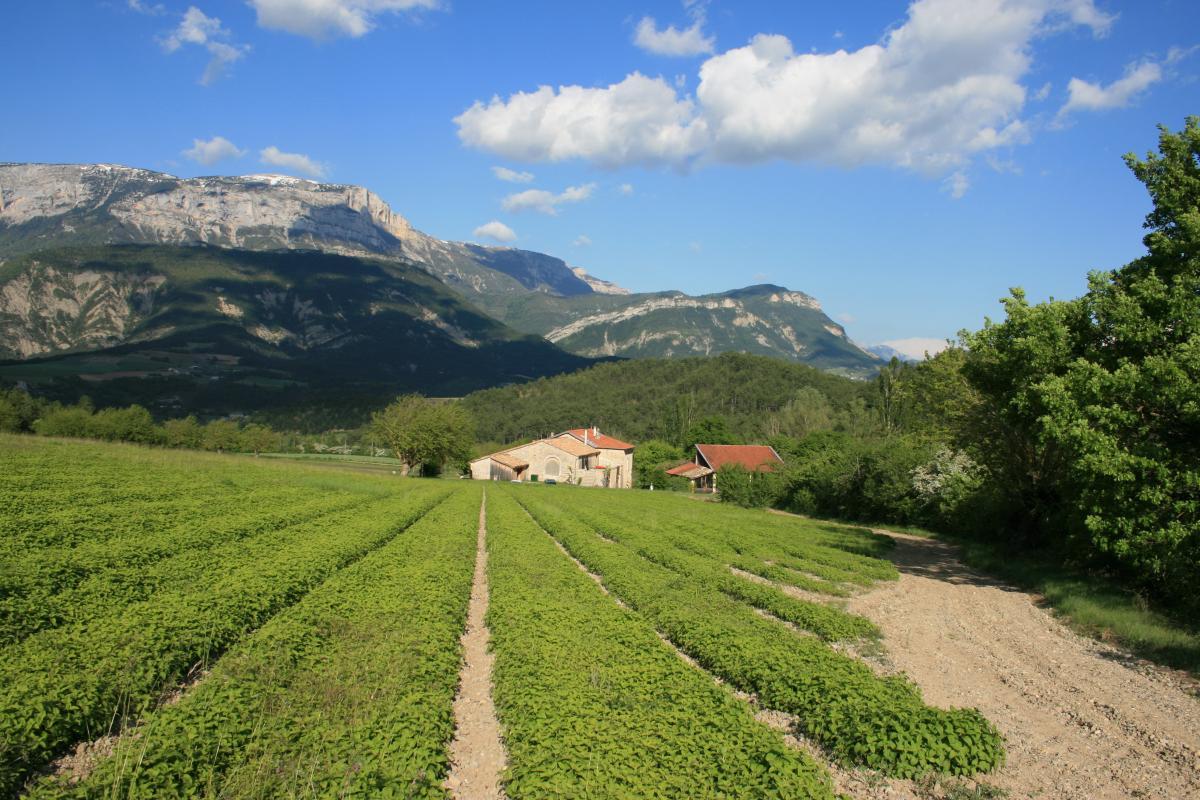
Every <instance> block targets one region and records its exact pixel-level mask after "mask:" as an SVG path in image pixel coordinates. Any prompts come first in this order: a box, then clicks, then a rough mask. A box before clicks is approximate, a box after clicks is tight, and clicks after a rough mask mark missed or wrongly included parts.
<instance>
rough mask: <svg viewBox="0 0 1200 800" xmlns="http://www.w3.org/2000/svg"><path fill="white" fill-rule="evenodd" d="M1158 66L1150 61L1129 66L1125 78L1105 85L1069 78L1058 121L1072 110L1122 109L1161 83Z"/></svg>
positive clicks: (1161, 74) (1160, 68) (1160, 69)
mask: <svg viewBox="0 0 1200 800" xmlns="http://www.w3.org/2000/svg"><path fill="white" fill-rule="evenodd" d="M1162 77H1163V71H1162V67H1160V66H1159V65H1158V64H1156V63H1154V62H1152V61H1143V62H1141V63H1140V64H1130V65H1129V66H1128V67H1126V68H1125V77H1123V78H1121V79H1120V80H1117V81H1113V82H1112V83H1110V84H1109V85H1108V86H1102V85H1101V84H1099V83H1089V82H1088V81H1085V80H1080V79H1079V78H1071V80H1070V82H1069V83H1068V84H1067V102H1066V104H1065V105H1063V107H1062V108H1061V109H1059V111H1058V116H1059V118H1060V119H1061V118H1062V117H1064V116H1065V115H1067V114H1070V113H1071V112H1072V111H1103V110H1106V109H1110V108H1124V107H1125V106H1127V105H1129V104H1130V102H1132V101H1133V99H1134V98H1135V97H1136V96H1137V95H1139V94H1141V93H1142V92H1144V91H1146V90H1147V89H1149V88H1150V87H1151V86H1153V85H1154V84H1156V83H1158V82H1159V81H1160V80H1162Z"/></svg>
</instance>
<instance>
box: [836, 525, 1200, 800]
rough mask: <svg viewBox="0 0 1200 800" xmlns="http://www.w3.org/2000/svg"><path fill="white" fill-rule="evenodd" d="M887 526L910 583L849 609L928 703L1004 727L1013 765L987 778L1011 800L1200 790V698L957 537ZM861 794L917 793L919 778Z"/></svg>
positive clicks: (1190, 794)
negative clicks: (988, 571) (980, 563)
mask: <svg viewBox="0 0 1200 800" xmlns="http://www.w3.org/2000/svg"><path fill="white" fill-rule="evenodd" d="M879 533H886V534H887V535H889V536H891V537H893V538H894V539H895V540H896V549H895V551H894V553H893V560H894V561H895V562H896V565H897V567H898V568H899V569H900V572H901V577H900V580H899V582H897V583H893V584H884V585H881V586H879V587H877V588H875V589H873V590H871V591H869V592H866V593H864V594H861V595H859V596H857V597H854V598H852V599H851V600H850V601H849V604H848V610H849V611H852V612H854V613H857V614H862V615H863V616H865V617H867V618H869V619H871V620H872V621H874V622H875V623H876V624H877V625H878V626H879V628H880V630H882V631H883V637H884V640H883V641H884V645H885V647H886V648H887V658H888V660H889V661H890V662H891V665H893V666H894V667H895V668H897V669H899V670H901V671H903V672H905V673H907V674H908V676H909V677H910V678H912V679H913V680H914V681H915V682H916V683H917V684H918V685H919V686H920V687H921V690H922V692H923V693H924V695H925V698H926V701H927V702H929V703H931V704H933V705H937V706H942V707H946V706H975V707H977V708H979V709H980V710H981V711H982V712H983V713H984V715H986V716H987V718H988V719H990V720H992V722H994V723H995V724H996V725H997V726H998V727H999V729H1000V731H1001V732H1002V733H1003V734H1004V737H1005V739H1006V740H1007V749H1008V763H1007V765H1006V766H1005V767H1004V768H1003V769H1002V770H1001V771H1000V772H998V773H996V774H994V775H988V776H983V780H984V781H985V782H986V783H989V784H992V785H994V786H998V787H1000V788H1003V789H1005V790H1007V791H1008V793H1009V796H1010V797H1011V798H1067V799H1069V800H1074V799H1076V798H1077V799H1078V800H1109V799H1111V800H1124V799H1125V798H1131V797H1145V798H1170V799H1171V800H1183V799H1184V798H1200V700H1197V699H1196V698H1195V697H1193V696H1191V695H1189V694H1188V693H1187V692H1186V691H1185V690H1184V689H1183V688H1182V687H1181V683H1180V681H1179V679H1178V678H1177V677H1175V676H1173V675H1172V674H1170V673H1168V672H1166V671H1162V670H1156V669H1147V668H1145V666H1144V665H1143V666H1142V667H1141V668H1139V667H1138V665H1137V663H1136V662H1135V660H1134V659H1132V658H1130V657H1128V656H1126V655H1124V654H1123V653H1121V652H1120V651H1118V650H1116V649H1114V648H1111V647H1108V646H1106V645H1104V644H1101V643H1099V642H1095V641H1092V640H1090V639H1086V638H1084V637H1081V636H1079V635H1077V634H1075V633H1073V632H1072V631H1070V630H1069V629H1067V628H1066V627H1065V626H1064V625H1063V624H1062V623H1060V622H1058V621H1057V620H1056V619H1055V618H1054V617H1053V616H1052V615H1051V614H1049V613H1048V612H1047V611H1045V610H1043V609H1042V608H1040V607H1039V606H1038V605H1037V603H1036V599H1035V598H1034V597H1032V596H1031V595H1029V594H1026V593H1024V592H1021V591H1018V590H1015V589H1013V588H1012V587H1009V586H1006V585H1004V584H1003V583H1000V582H997V581H993V580H991V579H989V578H987V577H986V576H983V575H981V574H979V573H976V572H974V571H972V570H971V569H970V568H968V567H966V566H964V565H963V564H962V563H961V562H960V561H959V560H958V557H957V552H956V550H955V549H954V548H953V546H951V545H948V544H946V543H944V542H938V541H935V540H928V539H921V538H918V537H914V536H907V535H904V534H897V533H891V532H888V531H879ZM853 791H854V793H855V795H857V796H862V797H881V798H882V797H906V796H911V795H910V794H909V792H910V791H911V785H906V784H904V783H903V782H889V784H888V785H880V786H875V787H873V788H868V787H865V786H860V787H855V788H854V789H853Z"/></svg>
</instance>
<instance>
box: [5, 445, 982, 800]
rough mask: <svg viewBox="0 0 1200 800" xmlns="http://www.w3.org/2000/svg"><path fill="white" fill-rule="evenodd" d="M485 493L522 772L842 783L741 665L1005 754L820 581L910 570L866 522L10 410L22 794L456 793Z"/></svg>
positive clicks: (875, 724)
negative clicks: (233, 445)
mask: <svg viewBox="0 0 1200 800" xmlns="http://www.w3.org/2000/svg"><path fill="white" fill-rule="evenodd" d="M485 494H486V505H485V506H484V507H485V508H486V515H485V520H486V537H487V538H486V544H487V566H488V578H489V583H490V608H489V611H488V616H487V624H488V627H489V629H490V631H491V637H492V638H491V647H492V651H493V653H494V656H495V663H494V668H493V673H492V682H493V689H492V695H493V698H494V701H495V706H496V713H497V716H498V719H499V723H500V728H501V731H502V739H503V744H504V747H505V749H506V751H507V768H506V770H505V772H504V773H503V775H502V780H503V783H504V787H505V791H506V793H507V795H508V797H510V798H522V797H527V798H541V797H590V798H604V797H612V798H625V797H662V798H668V797H679V798H701V797H704V798H707V797H712V798H716V797H744V798H752V797H781V798H783V797H796V798H800V797H810V798H832V797H833V790H832V788H831V787H832V784H831V781H830V778H829V775H828V772H827V769H826V768H825V766H824V765H823V764H821V763H820V761H819V760H818V759H817V758H815V757H814V756H812V755H810V754H809V753H808V752H807V751H803V750H799V749H796V748H794V747H792V746H790V745H789V744H787V743H786V742H785V739H784V737H783V736H782V734H781V733H780V732H778V731H776V730H773V729H771V728H768V727H767V726H766V725H764V724H762V723H760V722H758V721H756V718H755V711H756V709H755V708H754V707H753V706H752V705H751V704H750V703H748V702H747V701H745V700H744V699H740V698H744V697H745V695H746V694H749V695H753V696H754V698H756V699H755V702H756V703H757V705H758V706H761V707H762V708H766V709H772V710H775V711H781V712H786V713H787V714H789V715H791V716H790V719H792V720H794V724H795V726H796V728H797V732H798V733H800V734H802V735H803V736H804V737H806V738H807V739H808V740H810V741H811V742H813V743H815V744H816V745H817V746H818V747H819V749H820V751H822V753H823V757H824V758H827V759H828V760H830V761H834V762H838V763H841V764H845V765H848V766H862V767H867V768H870V769H874V770H878V771H879V772H880V773H882V774H885V775H894V776H903V777H914V776H919V775H923V774H926V773H930V772H939V773H945V774H954V775H971V774H976V773H980V772H986V771H988V770H990V769H992V768H994V767H996V766H997V765H998V764H999V763H1000V762H1001V761H1002V759H1003V749H1002V743H1001V741H1000V737H999V735H998V734H997V733H996V730H995V728H994V727H993V726H992V725H991V724H990V723H989V722H988V721H987V720H985V719H983V718H982V717H981V716H980V715H979V714H978V713H977V712H975V711H973V710H965V709H956V710H942V709H936V708H932V707H930V706H928V705H926V704H925V703H924V702H923V701H922V699H921V696H920V693H919V691H918V690H917V689H916V688H915V687H914V686H913V685H912V684H911V683H908V682H907V681H905V680H903V679H901V678H895V677H892V678H880V677H878V676H877V675H876V674H875V673H874V672H872V671H871V669H869V668H868V667H867V666H865V665H864V664H863V663H861V662H859V661H857V660H855V659H854V658H852V657H850V656H847V655H844V654H843V653H842V652H839V650H837V649H835V647H836V646H838V645H839V644H840V643H844V642H854V641H861V640H864V639H865V640H872V639H874V638H877V636H878V633H877V631H876V630H875V629H874V627H873V626H872V624H871V623H870V622H868V621H867V620H865V619H863V618H861V617H856V616H853V615H850V614H847V613H845V612H843V611H841V610H840V609H839V608H838V607H837V606H836V603H833V604H826V603H823V602H819V600H820V598H821V597H828V598H830V599H831V600H836V598H838V597H839V596H843V595H845V594H847V593H848V592H849V591H850V590H851V589H852V588H854V587H861V586H867V585H870V584H872V583H873V582H877V581H888V580H893V579H895V578H896V571H895V569H894V567H893V566H892V565H891V563H890V562H888V561H887V560H886V558H885V557H886V555H887V550H888V542H887V540H884V539H882V538H881V537H876V536H874V535H872V534H870V533H869V532H867V531H865V530H860V529H853V528H847V527H844V526H833V525H824V524H821V523H816V522H810V521H806V520H800V519H795V518H785V517H778V516H771V515H767V514H764V513H762V512H755V511H745V510H740V509H731V508H728V507H724V506H718V505H714V504H702V503H696V502H693V501H690V500H689V499H687V498H684V497H677V496H671V495H669V494H667V493H655V494H648V493H638V492H605V491H599V490H587V489H572V488H569V487H545V486H528V485H522V486H511V485H507V484H486V485H485V484H480V483H476V482H469V481H453V480H425V481H422V480H409V479H403V478H398V477H394V476H392V475H390V474H369V473H356V472H348V471H345V470H339V469H336V468H333V467H332V466H331V465H325V464H322V463H319V462H318V463H297V462H288V461H283V460H270V461H268V460H266V459H261V460H254V459H248V458H239V457H231V456H216V455H206V454H198V453H183V452H172V451H159V450H148V449H142V448H136V447H131V446H123V445H105V444H97V443H84V442H69V441H58V440H47V439H34V438H26V437H14V436H4V437H0V648H2V650H3V652H2V653H0V794H12V795H19V794H28V795H29V796H32V797H39V798H50V797H101V796H103V797H142V798H159V797H197V796H200V797H280V796H288V797H295V796H338V797H377V796H379V797H445V796H447V791H446V789H445V788H443V782H444V780H445V778H446V775H447V772H448V769H449V768H450V764H449V755H448V754H449V749H448V748H449V743H450V741H451V739H452V738H453V736H454V734H455V725H456V723H455V715H454V711H453V704H454V698H455V694H456V688H457V685H458V680H459V672H460V668H461V661H462V646H461V643H460V638H459V637H460V636H461V635H462V633H463V630H464V627H465V625H466V616H467V608H468V600H469V597H470V594H471V586H472V575H473V572H474V567H475V557H476V536H477V528H478V523H479V519H480V509H481V504H484V502H485ZM585 569H586V571H587V572H590V573H592V577H589V575H588V574H586V573H585ZM735 569H736V571H735ZM747 573H749V574H751V575H755V576H759V577H760V578H761V579H765V580H751V578H750V577H749V576H748V575H747ZM601 584H602V585H601ZM789 584H790V585H791V586H795V587H797V588H799V589H803V590H805V592H806V593H807V594H804V595H802V596H804V597H810V598H812V599H811V600H806V599H799V596H801V595H797V594H796V593H787V592H785V591H783V590H782V588H783V587H785V586H787V585H789ZM681 655H682V656H684V657H680V656H681ZM735 692H736V693H735ZM741 693H745V694H741ZM106 735H112V736H113V737H114V738H113V739H111V740H108V741H107V744H106V746H104V747H102V748H101V747H97V748H96V753H97V755H96V756H95V758H94V759H92V760H91V761H90V762H89V763H88V765H87V766H86V768H82V769H81V768H79V767H78V765H76V767H75V768H74V769H72V770H64V769H61V768H60V769H58V770H57V771H56V770H55V768H54V767H53V766H50V765H52V762H54V761H55V759H58V758H59V757H61V756H63V755H65V754H68V753H71V752H74V751H75V750H76V748H77V746H78V745H80V744H81V743H87V742H93V741H95V740H98V739H101V738H102V737H105V736H106Z"/></svg>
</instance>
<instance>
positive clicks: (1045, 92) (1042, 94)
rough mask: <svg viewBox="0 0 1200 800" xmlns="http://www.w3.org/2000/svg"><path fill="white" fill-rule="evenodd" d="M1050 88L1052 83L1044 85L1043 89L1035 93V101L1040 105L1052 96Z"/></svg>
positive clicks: (1048, 82) (1047, 82)
mask: <svg viewBox="0 0 1200 800" xmlns="http://www.w3.org/2000/svg"><path fill="white" fill-rule="evenodd" d="M1050 88H1051V87H1050V81H1046V82H1045V83H1043V84H1042V88H1040V89H1038V90H1037V91H1036V92H1034V93H1033V99H1034V100H1036V101H1037V102H1039V103H1040V102H1042V101H1043V100H1045V99H1046V98H1047V97H1049V96H1050Z"/></svg>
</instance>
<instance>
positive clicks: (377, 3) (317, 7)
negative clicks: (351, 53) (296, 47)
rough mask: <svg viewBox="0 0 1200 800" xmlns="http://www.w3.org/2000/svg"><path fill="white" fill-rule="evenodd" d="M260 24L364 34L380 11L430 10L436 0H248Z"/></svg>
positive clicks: (313, 34) (304, 32)
mask: <svg viewBox="0 0 1200 800" xmlns="http://www.w3.org/2000/svg"><path fill="white" fill-rule="evenodd" d="M249 3H250V5H251V6H253V7H254V10H255V11H256V12H257V13H258V25H259V27H261V28H272V29H274V30H280V31H286V32H288V33H294V34H297V35H299V36H307V37H309V38H310V39H317V40H322V39H328V38H330V37H333V36H350V37H354V38H357V37H359V36H365V35H366V34H367V33H369V32H370V31H371V30H372V29H373V28H374V27H375V18H376V17H378V16H379V15H381V14H388V13H391V14H396V13H401V12H405V11H433V10H436V9H439V8H441V7H442V3H441V2H440V0H249Z"/></svg>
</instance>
